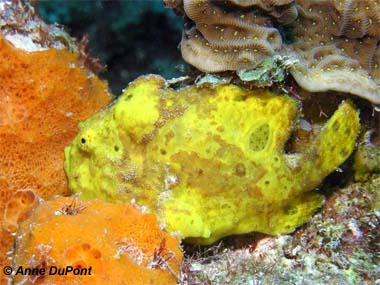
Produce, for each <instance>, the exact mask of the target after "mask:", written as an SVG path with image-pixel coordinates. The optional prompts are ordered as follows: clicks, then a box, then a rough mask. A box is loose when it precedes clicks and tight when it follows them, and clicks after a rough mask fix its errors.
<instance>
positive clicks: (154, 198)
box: [65, 76, 359, 244]
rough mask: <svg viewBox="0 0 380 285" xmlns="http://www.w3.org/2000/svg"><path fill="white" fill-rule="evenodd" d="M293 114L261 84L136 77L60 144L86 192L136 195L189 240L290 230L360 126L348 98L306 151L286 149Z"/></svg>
mask: <svg viewBox="0 0 380 285" xmlns="http://www.w3.org/2000/svg"><path fill="white" fill-rule="evenodd" d="M298 114H299V106H298V104H297V102H296V101H295V100H293V99H291V98H289V97H287V96H278V95H275V94H272V93H270V92H268V91H266V90H264V89H261V90H255V91H248V90H245V89H242V88H239V87H237V86H235V85H231V84H222V85H218V86H201V87H199V86H198V87H197V86H190V87H187V88H184V89H181V90H178V91H175V90H173V89H170V88H166V87H165V80H164V79H163V78H161V77H158V76H146V77H140V78H139V79H137V80H135V81H134V82H132V83H131V84H130V85H129V86H128V88H126V89H125V91H124V93H123V95H122V96H121V97H120V98H119V99H118V100H117V101H116V102H115V104H113V105H112V106H110V107H109V108H108V109H106V110H103V111H101V112H99V113H98V114H96V115H95V116H93V117H91V118H90V119H88V120H86V121H85V122H83V123H81V124H80V125H79V128H80V132H79V134H78V135H77V137H76V138H75V139H74V141H73V142H72V144H71V145H70V146H68V147H67V148H66V150H65V157H66V159H65V170H66V174H67V177H68V179H69V187H70V189H71V191H73V192H76V193H77V192H81V193H82V197H83V198H85V199H91V198H95V197H98V198H102V199H105V200H108V201H113V202H123V201H130V200H131V199H134V200H135V201H136V202H137V203H138V204H139V205H143V206H145V207H147V209H148V210H149V211H151V212H153V213H155V214H156V215H157V216H158V218H159V220H160V221H161V222H163V223H165V224H166V227H167V229H168V230H169V231H171V232H179V234H180V235H181V237H182V238H185V239H186V240H187V241H189V242H194V243H201V244H209V243H212V242H214V241H216V240H218V239H220V238H222V237H224V236H227V235H232V234H241V233H247V232H252V231H257V232H262V233H266V234H272V235H275V234H280V233H289V232H292V231H293V230H294V229H295V228H296V227H297V226H299V225H301V224H303V223H305V222H306V221H308V220H309V219H310V216H311V215H312V213H313V212H314V211H315V210H316V209H317V208H318V207H320V205H321V203H322V197H321V196H320V195H319V194H318V193H316V192H315V191H313V190H314V189H315V188H316V187H317V186H318V185H319V184H320V183H321V181H322V180H323V179H324V178H325V177H326V176H327V175H328V174H329V173H331V172H332V171H334V170H335V169H336V168H337V167H338V166H339V165H340V164H341V163H342V162H343V161H345V160H346V159H347V157H348V156H349V155H350V154H351V152H352V150H353V148H354V145H355V142H356V137H357V133H358V130H359V116H358V112H357V111H356V110H355V107H354V106H353V105H352V104H351V103H350V102H348V101H346V102H343V103H342V104H341V105H340V106H339V108H338V110H337V111H336V112H335V113H334V114H333V116H332V117H331V118H330V119H329V120H328V121H327V122H326V124H325V126H324V127H323V128H322V130H321V131H320V133H319V134H318V135H316V136H315V138H314V140H313V141H312V142H311V143H310V145H308V147H305V148H303V149H305V151H304V152H302V153H297V154H287V153H285V151H284V146H285V144H286V142H287V140H288V139H289V137H290V135H291V133H292V130H293V127H294V125H295V123H296V121H297V117H298Z"/></svg>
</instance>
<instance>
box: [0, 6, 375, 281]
mask: <svg viewBox="0 0 380 285" xmlns="http://www.w3.org/2000/svg"><path fill="white" fill-rule="evenodd" d="M164 4H165V5H166V6H168V7H170V8H172V9H173V10H174V11H175V12H176V13H177V14H178V15H181V16H183V19H184V22H185V23H184V30H183V38H182V41H181V44H180V49H181V52H182V55H183V58H184V59H185V60H186V61H187V62H188V63H189V64H191V65H192V66H194V67H195V68H197V69H198V70H200V71H203V72H211V73H216V72H225V73H223V74H226V73H227V74H228V76H231V77H233V78H235V79H233V82H234V84H232V83H226V82H225V81H220V82H210V81H207V80H204V81H203V83H200V82H198V84H194V85H191V84H188V83H186V84H185V83H183V82H182V83H181V82H179V84H176V85H171V82H172V81H171V82H169V81H166V80H165V79H164V78H162V77H160V76H158V75H147V76H141V77H140V78H138V79H136V80H135V81H133V82H131V83H130V84H129V85H128V87H127V88H126V89H125V90H124V91H123V93H122V94H121V96H119V97H118V98H117V99H113V97H112V96H111V95H110V92H109V89H108V86H107V83H106V82H104V81H102V80H101V79H100V78H99V77H98V76H97V75H96V74H94V73H93V72H92V71H91V67H89V66H88V65H87V64H86V62H89V61H90V62H91V60H89V59H88V57H89V55H88V54H84V53H83V52H81V50H82V49H81V48H80V47H78V44H77V43H76V42H75V40H74V39H72V38H71V37H70V36H69V35H67V34H66V33H65V32H63V31H61V30H59V28H57V27H56V26H50V25H47V24H45V23H44V22H43V21H42V20H41V19H40V18H39V17H38V15H36V14H35V13H34V10H33V7H32V6H31V5H30V4H29V3H28V2H21V1H19V2H17V1H13V2H11V1H9V2H8V1H5V2H4V3H0V13H1V16H0V28H1V30H0V82H1V85H0V150H1V156H0V203H1V207H0V209H1V211H2V212H1V215H0V221H1V228H0V233H1V246H0V250H1V251H0V264H1V265H2V266H6V265H10V264H11V265H12V266H13V268H18V267H20V266H24V267H29V268H43V269H46V270H48V269H49V268H55V267H57V268H64V267H66V266H72V267H73V268H80V269H89V268H91V270H92V271H91V275H90V276H83V275H74V274H67V275H65V276H52V275H46V274H45V275H44V274H39V275H25V274H24V275H23V274H13V275H11V276H8V277H7V276H5V275H4V276H2V279H1V282H3V281H4V282H6V280H12V282H13V283H12V284H165V285H167V284H176V282H177V280H178V278H179V276H180V271H181V261H182V258H183V252H182V249H181V247H180V242H181V241H183V242H185V243H194V244H201V245H209V244H212V243H214V242H216V241H218V240H220V239H221V238H223V237H226V236H230V235H236V234H244V233H249V232H260V233H265V234H269V235H277V234H285V233H291V232H293V231H294V230H295V229H296V227H298V226H300V225H302V224H304V223H305V222H307V221H308V220H309V219H310V218H311V216H312V215H313V213H314V212H315V211H316V210H317V209H318V208H320V207H321V206H322V202H323V195H322V194H321V193H319V192H318V191H317V190H316V188H317V187H318V186H319V185H320V184H321V183H322V181H323V180H324V179H325V178H326V176H328V175H329V174H330V173H332V172H333V171H334V170H336V169H337V168H338V167H339V166H340V165H341V164H342V163H343V162H345V161H346V160H347V158H348V157H350V155H351V154H352V153H353V152H354V151H355V148H356V143H357V139H358V136H359V134H360V133H363V132H365V131H366V128H368V126H367V125H365V124H363V123H362V122H361V121H360V116H359V107H357V106H356V105H355V103H354V102H363V101H364V102H365V101H367V102H370V103H372V104H378V103H380V70H379V60H380V48H379V42H380V3H379V1H377V0H373V1H333V0H331V1H316V0H312V1H292V0H277V1H275V0H273V1H269V0H267V1H265V0H261V1H260V0H252V1H248V0H247V1H238V0H227V1H211V0H164ZM268 58H276V61H277V62H279V64H278V66H277V67H276V68H278V69H282V71H283V72H284V73H286V74H287V73H289V75H288V76H287V77H286V78H285V79H284V80H293V79H294V80H295V82H296V83H297V84H298V85H299V86H300V88H302V90H303V91H302V92H305V93H308V94H311V95H310V96H311V97H312V98H318V96H319V93H316V92H322V91H323V92H331V93H334V96H335V95H336V94H338V96H336V97H338V98H339V101H340V102H339V103H338V104H336V108H335V110H333V111H332V112H331V114H330V115H329V118H325V120H319V122H318V123H315V124H314V125H313V126H312V128H313V131H309V133H308V134H307V138H306V139H305V137H297V132H296V129H297V128H299V125H300V122H301V121H302V122H305V120H303V119H302V118H303V117H304V116H305V115H304V114H303V110H304V109H305V108H304V106H303V105H302V101H301V100H299V99H298V98H297V97H295V96H291V95H292V92H289V90H288V89H286V88H279V86H280V87H281V86H286V83H285V82H280V83H279V82H272V83H273V84H272V86H268V87H266V88H257V87H255V86H254V85H255V84H254V83H253V82H249V81H250V80H244V79H241V80H240V81H239V80H237V79H236V74H237V73H240V74H241V72H245V71H255V70H258V68H260V67H261V68H262V64H263V62H265V61H266V60H267V59H268ZM240 78H241V77H240ZM256 79H257V78H256ZM230 81H231V80H230ZM177 83H178V82H177ZM270 83H271V82H269V84H268V82H267V84H266V85H271V84H270ZM296 83H294V84H296ZM281 84H282V85H281ZM185 85H186V86H185ZM286 93H287V94H286ZM348 93H350V94H351V95H349V94H348ZM331 96H332V95H331ZM348 97H350V98H352V100H350V99H348ZM359 97H361V98H362V99H360V98H359ZM315 100H316V101H315V102H317V100H318V99H315ZM111 101H112V103H111ZM110 103H111V104H110ZM367 104H368V103H367ZM290 140H291V141H293V142H294V141H296V142H297V143H293V145H296V146H295V147H293V149H291V151H290V150H289V141H290ZM359 168H360V167H359ZM375 168H376V167H375ZM359 170H360V171H363V168H360V169H359ZM1 284H3V283H1ZM210 284H211V283H210Z"/></svg>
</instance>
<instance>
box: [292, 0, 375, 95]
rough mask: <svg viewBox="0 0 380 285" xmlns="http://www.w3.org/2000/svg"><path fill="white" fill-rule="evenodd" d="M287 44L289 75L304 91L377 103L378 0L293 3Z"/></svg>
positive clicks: (314, 0)
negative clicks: (336, 93)
mask: <svg viewBox="0 0 380 285" xmlns="http://www.w3.org/2000/svg"><path fill="white" fill-rule="evenodd" d="M297 4H298V10H299V17H298V19H297V20H296V21H295V23H294V24H293V25H292V31H293V33H294V42H293V44H292V45H290V46H287V49H288V51H289V53H290V54H291V56H293V57H295V58H297V59H298V64H296V65H295V66H294V67H292V69H291V73H292V75H293V77H294V78H295V79H296V80H297V82H298V83H299V84H300V85H301V86H302V87H303V88H305V89H307V90H309V91H326V90H335V91H341V92H347V93H351V94H356V95H359V96H361V97H364V98H366V99H368V100H370V101H372V102H374V103H379V102H380V73H379V70H380V57H379V55H380V48H379V42H380V1H378V0H375V1H373V0H371V1H363V0H360V1H323V2H321V1H316V0H313V1H297Z"/></svg>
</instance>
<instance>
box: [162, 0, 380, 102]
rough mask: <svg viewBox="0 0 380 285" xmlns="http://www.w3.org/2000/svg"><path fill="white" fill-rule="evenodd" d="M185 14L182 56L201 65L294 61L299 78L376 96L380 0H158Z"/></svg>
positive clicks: (323, 87) (220, 67)
mask: <svg viewBox="0 0 380 285" xmlns="http://www.w3.org/2000/svg"><path fill="white" fill-rule="evenodd" d="M164 2H165V3H166V5H167V6H169V7H173V8H174V9H175V10H176V11H177V12H178V13H181V14H183V15H185V16H186V17H185V25H184V32H183V37H182V41H181V51H182V55H183V58H184V59H185V60H186V61H187V62H189V63H190V64H192V65H194V66H195V67H196V68H198V69H199V70H202V71H204V72H220V71H226V70H245V69H253V68H256V67H257V66H258V65H259V64H260V63H261V62H262V61H263V60H264V59H265V58H266V57H272V56H275V55H276V56H278V55H280V56H285V57H290V58H291V59H293V60H294V62H295V64H294V65H293V66H292V67H291V68H290V70H289V71H290V73H291V74H292V75H293V77H294V78H295V80H296V81H297V82H298V84H299V85H300V86H301V87H303V88H304V89H306V90H308V91H312V92H319V91H327V90H335V91H339V92H346V93H351V94H354V95H357V96H360V97H363V98H366V99H367V100H369V101H371V102H373V103H380V48H379V41H380V2H379V1H378V0H365V1H364V0H355V1H334V0H328V1H318V0H312V1H309V0H308V1H292V0H288V1H264V0H262V1H256V0H252V1H234V0H228V1H211V0H200V1H197V0H183V1H180V0H164Z"/></svg>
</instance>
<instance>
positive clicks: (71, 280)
mask: <svg viewBox="0 0 380 285" xmlns="http://www.w3.org/2000/svg"><path fill="white" fill-rule="evenodd" d="M18 236H19V238H18V239H17V242H16V252H15V256H14V263H13V264H14V266H13V269H14V271H16V272H17V270H20V269H19V268H20V266H23V269H22V270H24V271H25V269H26V268H34V269H35V270H39V271H41V270H42V269H44V271H45V272H44V274H42V275H33V276H32V275H29V276H22V275H20V274H18V275H15V276H14V281H15V283H16V284H21V283H22V284H56V285H59V284H131V285H139V284H141V285H148V284H154V285H160V284H162V285H170V284H176V282H177V275H178V274H179V270H180V266H179V264H180V262H181V260H182V252H181V250H180V246H179V242H178V240H177V239H176V238H174V237H172V236H170V235H169V234H167V233H166V232H164V231H163V230H162V229H161V228H160V226H159V224H158V223H157V220H156V218H155V216H154V215H152V214H143V213H142V212H141V211H140V210H138V209H136V208H135V207H134V206H133V205H131V204H126V205H125V204H123V205H120V204H111V203H107V202H103V201H100V200H93V201H90V202H78V201H76V200H75V198H58V199H56V200H52V201H48V202H44V203H41V204H40V206H39V207H37V208H36V210H35V211H34V212H33V213H32V214H31V216H30V217H29V218H28V219H27V220H25V221H24V222H22V223H21V225H20V228H19V232H18ZM59 270H60V271H59ZM65 270H66V272H65ZM71 270H72V271H71ZM68 271H70V272H68ZM20 272H21V271H20ZM58 272H61V273H66V275H58ZM48 273H50V275H49V274H48ZM74 273H79V274H80V273H81V274H82V275H75V274H74ZM32 282H35V283H32Z"/></svg>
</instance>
